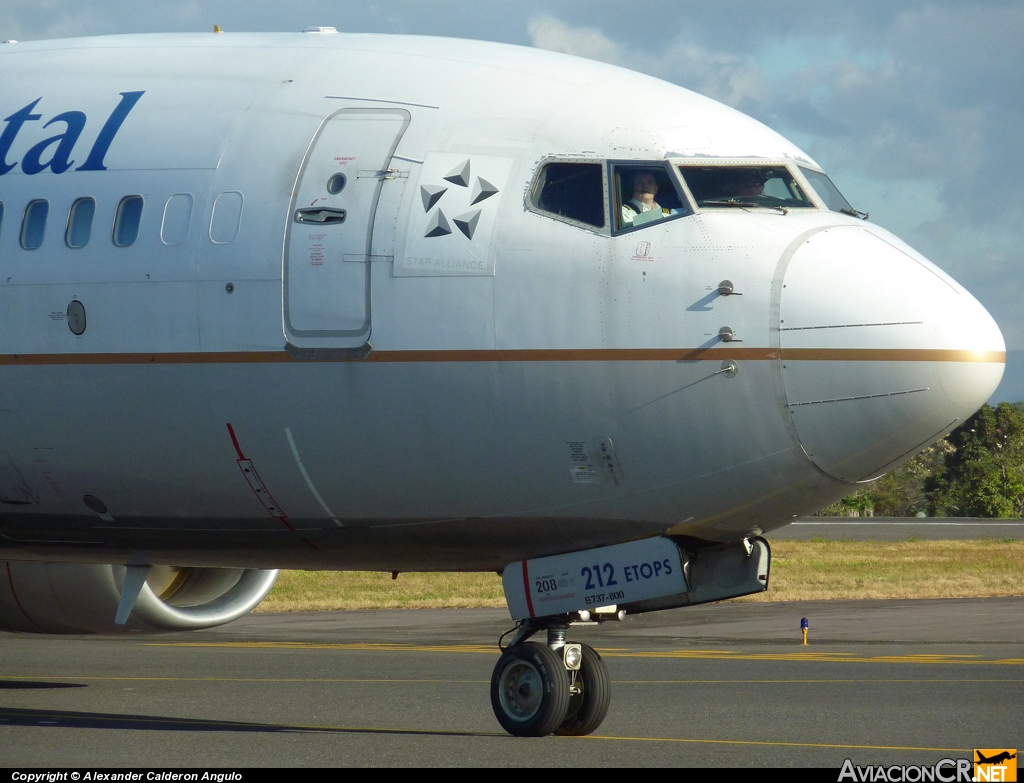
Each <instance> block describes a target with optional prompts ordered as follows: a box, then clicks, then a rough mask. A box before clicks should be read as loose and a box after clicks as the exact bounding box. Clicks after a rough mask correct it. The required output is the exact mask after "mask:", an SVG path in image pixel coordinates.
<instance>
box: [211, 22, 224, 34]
mask: <svg viewBox="0 0 1024 783" xmlns="http://www.w3.org/2000/svg"><path fill="white" fill-rule="evenodd" d="M213 31H214V32H215V33H223V32H224V31H223V30H221V29H220V25H219V24H215V25H214V26H213Z"/></svg>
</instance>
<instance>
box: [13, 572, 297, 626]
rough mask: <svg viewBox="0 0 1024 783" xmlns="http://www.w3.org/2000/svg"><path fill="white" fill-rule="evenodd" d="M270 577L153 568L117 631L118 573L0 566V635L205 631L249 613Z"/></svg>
mask: <svg viewBox="0 0 1024 783" xmlns="http://www.w3.org/2000/svg"><path fill="white" fill-rule="evenodd" d="M277 574H278V572H277V571H276V570H261V569H256V568H173V567H170V566H153V568H152V569H151V570H150V572H149V575H148V576H147V578H146V584H145V585H143V588H142V592H141V593H140V594H139V598H138V600H137V601H136V603H135V608H134V609H133V610H132V613H131V617H129V618H128V622H127V623H126V624H125V625H116V624H115V623H114V617H115V615H116V613H117V606H118V603H119V602H120V600H121V586H122V584H123V583H124V575H125V568H124V566H119V565H92V564H82V563H34V562H16V561H0V629H3V630H8V631H24V632H29V633H105V634H117V633H126V632H134V633H140V632H141V633H159V632H166V631H192V630H199V629H201V628H212V627H213V626H217V625H223V624H224V623H229V622H231V621H232V620H237V619H238V618H239V617H241V616H242V615H245V614H248V613H249V612H251V611H252V610H253V609H254V608H255V607H256V606H257V604H259V603H260V601H262V600H263V599H264V598H265V597H266V595H267V593H269V592H270V589H271V588H272V587H273V586H274V583H275V582H276V581H277Z"/></svg>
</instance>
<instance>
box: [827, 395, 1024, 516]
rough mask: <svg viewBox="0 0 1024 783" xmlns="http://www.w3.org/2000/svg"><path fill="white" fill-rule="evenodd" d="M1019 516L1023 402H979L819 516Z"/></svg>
mask: <svg viewBox="0 0 1024 783" xmlns="http://www.w3.org/2000/svg"><path fill="white" fill-rule="evenodd" d="M855 512H856V513H858V514H860V515H861V516H868V515H871V514H874V515H875V516H883V517H913V516H917V515H918V514H919V513H922V512H923V513H924V514H927V515H928V516H930V517H931V516H940V517H999V518H1019V517H1021V516H1024V402H1017V403H1008V402H1001V403H999V405H998V406H996V407H995V408H993V407H992V406H991V405H988V404H986V405H984V406H982V408H981V410H979V411H978V412H977V413H976V414H974V415H973V416H972V417H971V418H970V419H968V420H967V421H965V422H964V423H963V424H962V425H960V426H959V427H957V428H956V429H955V430H953V431H952V432H951V433H949V435H947V436H946V437H945V438H943V439H942V440H940V441H938V442H936V443H934V444H932V445H931V446H929V447H928V448H926V449H925V450H924V451H922V452H921V453H920V454H918V455H917V456H916V457H914V458H913V459H911V460H909V461H907V462H905V463H903V464H902V465H900V466H899V467H898V468H896V469H895V470H893V471H891V472H889V473H887V474H886V475H884V476H882V478H880V479H878V480H877V481H874V482H872V483H870V484H865V485H864V487H863V488H862V489H858V490H857V491H856V492H854V493H853V494H851V495H847V496H846V497H845V498H843V499H842V500H839V501H837V502H835V503H833V504H831V505H830V506H826V507H825V508H823V509H822V510H821V511H819V512H818V515H819V516H849V515H852V514H854V513H855Z"/></svg>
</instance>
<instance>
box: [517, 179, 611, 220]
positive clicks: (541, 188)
mask: <svg viewBox="0 0 1024 783" xmlns="http://www.w3.org/2000/svg"><path fill="white" fill-rule="evenodd" d="M602 168H603V166H602V165H601V164H600V163H548V164H547V165H546V166H544V168H542V169H541V170H540V174H538V175H537V181H536V182H535V183H534V186H533V205H534V206H535V207H536V208H537V209H540V210H543V211H544V212H551V213H552V214H555V215H558V216H559V217H563V218H567V219H569V220H575V221H579V222H580V223H585V224H587V225H588V226H594V227H595V228H603V227H604V223H605V221H604V176H603V172H602Z"/></svg>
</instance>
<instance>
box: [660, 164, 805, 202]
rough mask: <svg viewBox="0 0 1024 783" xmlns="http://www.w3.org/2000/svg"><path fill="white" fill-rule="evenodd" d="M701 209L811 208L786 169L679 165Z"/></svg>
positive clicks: (781, 167)
mask: <svg viewBox="0 0 1024 783" xmlns="http://www.w3.org/2000/svg"><path fill="white" fill-rule="evenodd" d="M679 170H680V171H681V172H682V174H683V179H685V180H686V184H687V186H688V187H689V188H690V192H691V193H692V194H693V197H694V198H695V199H696V200H697V206H700V207H709V208H714V207H769V208H773V207H774V208H779V207H781V208H784V209H791V208H795V207H813V206H814V204H813V203H812V202H811V200H810V198H808V197H807V194H806V193H804V192H803V189H802V188H801V187H800V184H799V183H798V182H797V181H796V179H794V178H793V175H792V174H790V172H789V169H787V168H786V167H785V166H680V167H679Z"/></svg>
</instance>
